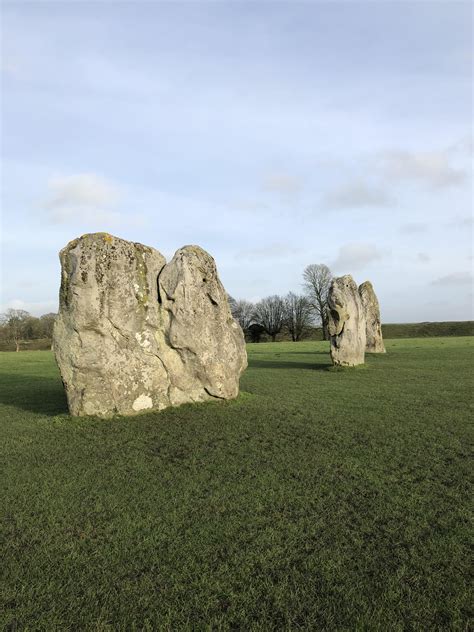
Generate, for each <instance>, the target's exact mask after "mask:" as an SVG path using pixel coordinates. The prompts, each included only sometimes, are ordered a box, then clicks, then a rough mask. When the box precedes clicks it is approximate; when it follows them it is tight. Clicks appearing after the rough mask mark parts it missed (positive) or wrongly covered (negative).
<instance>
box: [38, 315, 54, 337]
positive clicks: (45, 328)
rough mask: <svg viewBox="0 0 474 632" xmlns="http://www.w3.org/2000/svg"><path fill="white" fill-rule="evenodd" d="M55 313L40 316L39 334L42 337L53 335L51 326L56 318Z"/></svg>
mask: <svg viewBox="0 0 474 632" xmlns="http://www.w3.org/2000/svg"><path fill="white" fill-rule="evenodd" d="M56 316H57V314H52V313H49V314H43V315H42V316H40V318H39V320H40V328H41V336H42V337H43V338H52V337H53V328H54V321H55V320H56Z"/></svg>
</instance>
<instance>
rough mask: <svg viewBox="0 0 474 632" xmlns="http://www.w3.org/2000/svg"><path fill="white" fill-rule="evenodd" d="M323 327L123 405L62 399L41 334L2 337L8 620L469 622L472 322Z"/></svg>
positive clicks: (295, 625) (443, 626)
mask: <svg viewBox="0 0 474 632" xmlns="http://www.w3.org/2000/svg"><path fill="white" fill-rule="evenodd" d="M326 345H327V343H326V344H324V343H319V342H303V343H296V344H295V343H275V344H260V345H253V346H251V347H249V362H250V366H249V369H248V370H247V371H246V373H245V375H244V377H243V379H242V382H241V387H242V392H241V395H240V396H239V398H238V399H237V400H235V401H232V402H216V403H214V402H213V403H208V404H199V405H195V406H191V405H187V406H182V407H180V408H176V409H172V410H167V411H164V412H161V413H159V414H148V415H143V416H139V417H136V418H132V419H123V418H117V419H114V420H112V421H100V420H97V419H77V418H71V417H69V416H68V414H67V410H66V402H65V398H64V395H63V391H62V385H61V381H60V379H59V375H58V372H57V369H56V367H55V365H54V361H53V356H52V354H51V353H50V352H48V351H36V352H24V353H19V354H15V353H3V354H1V356H0V367H1V386H0V402H1V407H0V418H1V446H2V447H1V452H2V462H3V468H4V469H3V474H2V507H3V512H2V513H3V520H2V537H3V541H4V545H3V547H2V550H3V553H2V555H3V559H2V571H1V573H2V581H3V586H2V591H1V592H2V595H3V599H4V603H3V608H2V613H3V614H2V615H1V617H2V620H1V622H0V623H1V624H2V628H4V629H6V630H10V631H13V630H47V631H52V630H71V631H72V630H114V631H115V630H123V631H125V630H127V631H128V630H132V631H133V630H172V631H175V630H245V631H247V630H325V631H332V630H380V631H387V630H400V631H405V630H420V631H421V630H423V631H432V630H463V631H467V630H470V629H472V627H470V626H471V625H472V619H471V617H470V610H469V606H470V603H472V595H469V576H468V571H469V563H470V559H469V544H470V541H472V538H471V531H470V522H469V519H470V512H469V481H470V478H471V467H472V463H471V462H470V461H469V454H470V452H469V450H470V446H472V438H473V435H472V430H471V428H470V426H469V421H470V417H471V416H472V395H471V390H470V389H471V387H472V360H473V350H474V338H434V339H413V340H396V341H394V340H389V341H387V342H386V346H387V350H388V353H387V354H386V355H383V356H369V357H368V358H367V364H366V365H365V366H364V367H361V368H357V369H352V370H344V371H333V370H328V368H329V355H328V353H327V346H326ZM470 597H471V598H470Z"/></svg>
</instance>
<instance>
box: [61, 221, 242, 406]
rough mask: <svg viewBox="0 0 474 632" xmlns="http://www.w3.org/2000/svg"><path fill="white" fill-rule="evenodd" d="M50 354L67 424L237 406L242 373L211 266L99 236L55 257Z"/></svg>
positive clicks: (205, 260)
mask: <svg viewBox="0 0 474 632" xmlns="http://www.w3.org/2000/svg"><path fill="white" fill-rule="evenodd" d="M60 260H61V290H60V308H59V316H58V318H57V320H56V324H55V330H54V351H55V355H56V360H57V362H58V365H59V369H60V372H61V376H62V379H63V383H64V386H65V389H66V394H67V399H68V404H69V409H70V412H71V414H73V415H97V416H99V417H109V416H111V415H113V414H115V413H119V414H124V415H129V414H134V413H137V412H140V411H143V410H147V409H162V408H166V407H167V406H173V405H178V404H182V403H185V402H197V401H204V400H209V399H213V398H224V399H229V398H232V397H236V396H237V394H238V389H239V377H240V374H241V373H242V371H243V370H244V368H245V367H246V366H247V356H246V352H245V343H244V339H243V335H242V332H241V329H240V327H239V326H238V325H237V323H236V322H235V321H234V320H233V318H232V316H231V314H230V310H229V306H228V303H227V296H226V293H225V290H224V288H223V287H222V284H221V283H220V281H219V277H218V275H217V270H216V266H215V263H214V260H213V259H212V257H210V255H208V254H207V253H206V252H205V251H204V250H202V249H201V248H198V247H197V246H186V247H184V248H182V249H180V250H178V252H177V253H176V255H175V257H174V258H173V260H172V261H171V262H170V263H169V264H166V260H165V258H164V257H163V256H162V255H161V254H160V253H159V252H158V251H157V250H154V249H153V248H149V247H147V246H143V245H142V244H137V243H133V242H128V241H125V240H123V239H118V238H117V237H112V236H111V235H108V234H106V233H95V234H91V235H84V236H83V237H81V238H79V239H75V240H74V241H72V242H70V243H69V244H68V245H67V246H66V248H64V249H63V250H62V251H61V253H60Z"/></svg>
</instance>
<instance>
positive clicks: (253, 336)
mask: <svg viewBox="0 0 474 632" xmlns="http://www.w3.org/2000/svg"><path fill="white" fill-rule="evenodd" d="M264 331H265V329H264V328H263V327H262V325H259V324H258V323H252V324H251V325H250V327H249V329H248V334H249V336H250V342H260V339H261V337H262V334H263V332H264Z"/></svg>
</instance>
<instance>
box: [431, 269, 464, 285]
mask: <svg viewBox="0 0 474 632" xmlns="http://www.w3.org/2000/svg"><path fill="white" fill-rule="evenodd" d="M472 282H473V277H472V274H471V272H467V271H463V272H452V273H451V274H447V275H446V276H443V277H439V278H438V279H434V281H431V285H443V286H446V285H456V286H458V285H471V284H472Z"/></svg>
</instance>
